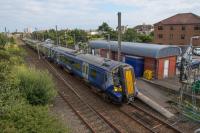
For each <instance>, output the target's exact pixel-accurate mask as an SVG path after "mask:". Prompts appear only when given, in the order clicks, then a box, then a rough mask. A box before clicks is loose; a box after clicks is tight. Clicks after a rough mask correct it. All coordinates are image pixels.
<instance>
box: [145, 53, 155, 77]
mask: <svg viewBox="0 0 200 133" xmlns="http://www.w3.org/2000/svg"><path fill="white" fill-rule="evenodd" d="M145 70H151V71H152V72H153V77H154V78H156V77H157V76H156V74H157V73H156V59H154V58H149V57H145V58H144V71H145Z"/></svg>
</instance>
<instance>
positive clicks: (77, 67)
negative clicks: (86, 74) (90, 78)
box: [73, 63, 81, 71]
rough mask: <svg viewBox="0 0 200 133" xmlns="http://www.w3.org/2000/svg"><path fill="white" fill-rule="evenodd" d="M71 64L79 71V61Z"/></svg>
mask: <svg viewBox="0 0 200 133" xmlns="http://www.w3.org/2000/svg"><path fill="white" fill-rule="evenodd" d="M73 66H74V68H75V69H77V70H79V71H81V65H80V64H79V63H74V64H73Z"/></svg>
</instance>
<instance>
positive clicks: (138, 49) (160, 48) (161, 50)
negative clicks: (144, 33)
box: [89, 40, 181, 58]
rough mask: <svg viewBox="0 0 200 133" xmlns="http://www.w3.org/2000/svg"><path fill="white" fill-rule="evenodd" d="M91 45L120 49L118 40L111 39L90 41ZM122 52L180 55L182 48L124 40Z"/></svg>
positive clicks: (156, 55)
mask: <svg viewBox="0 0 200 133" xmlns="http://www.w3.org/2000/svg"><path fill="white" fill-rule="evenodd" d="M89 46H90V47H91V48H93V49H110V50H111V51H117V50H118V42H117V41H110V42H108V41H104V40H96V41H90V42H89ZM121 52H122V53H125V54H130V55H135V56H142V57H152V58H162V57H169V56H177V55H180V54H181V49H180V48H179V47H177V46H171V45H158V44H148V43H133V42H122V44H121Z"/></svg>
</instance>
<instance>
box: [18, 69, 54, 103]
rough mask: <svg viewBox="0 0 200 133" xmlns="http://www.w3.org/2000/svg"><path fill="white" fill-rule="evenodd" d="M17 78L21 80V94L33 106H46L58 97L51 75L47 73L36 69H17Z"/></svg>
mask: <svg viewBox="0 0 200 133" xmlns="http://www.w3.org/2000/svg"><path fill="white" fill-rule="evenodd" d="M16 69H17V72H16V75H17V78H18V79H19V80H20V83H19V88H20V92H21V93H22V94H23V95H24V96H25V97H26V99H27V100H28V102H29V103H30V104H33V105H46V104H48V103H50V102H51V101H52V99H53V98H54V97H55V95H56V91H55V89H54V84H53V82H52V78H51V75H50V74H49V73H48V72H46V71H38V70H36V69H34V68H30V69H27V68H25V67H18V68H16Z"/></svg>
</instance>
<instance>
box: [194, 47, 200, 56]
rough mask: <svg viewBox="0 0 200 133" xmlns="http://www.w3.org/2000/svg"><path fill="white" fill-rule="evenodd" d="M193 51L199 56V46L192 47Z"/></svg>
mask: <svg viewBox="0 0 200 133" xmlns="http://www.w3.org/2000/svg"><path fill="white" fill-rule="evenodd" d="M193 53H194V54H195V55H198V56H200V48H194V49H193Z"/></svg>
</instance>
